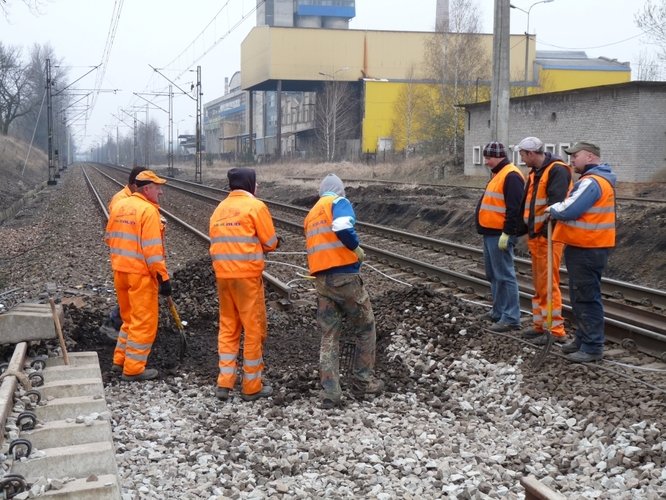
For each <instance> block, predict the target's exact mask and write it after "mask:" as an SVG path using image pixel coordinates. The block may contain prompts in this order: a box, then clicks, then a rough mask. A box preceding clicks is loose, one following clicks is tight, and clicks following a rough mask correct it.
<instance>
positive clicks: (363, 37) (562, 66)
mask: <svg viewBox="0 0 666 500" xmlns="http://www.w3.org/2000/svg"><path fill="white" fill-rule="evenodd" d="M354 13H355V6H354V2H353V1H347V0H340V1H337V0H336V1H330V0H319V1H317V0H274V1H266V2H262V5H261V6H260V7H259V8H258V9H257V27H255V28H253V29H252V31H251V32H250V33H249V34H248V36H247V37H246V38H245V40H244V41H243V43H242V45H241V72H240V75H238V73H237V74H236V75H234V77H233V78H232V84H231V85H229V88H228V90H227V91H225V95H223V96H222V97H220V98H218V99H216V100H214V101H211V102H210V103H207V104H206V105H205V107H206V110H205V113H204V114H205V120H206V121H205V123H204V131H205V133H206V135H207V140H208V151H209V152H217V153H220V154H222V155H224V154H227V153H233V154H234V155H237V154H240V153H239V151H240V150H243V151H246V148H247V152H248V153H249V148H250V147H252V151H253V152H254V155H255V158H259V159H261V158H271V157H284V156H286V155H292V156H300V155H310V154H312V153H313V151H314V149H315V146H316V144H315V143H316V140H317V133H316V132H317V131H316V128H317V122H316V119H315V118H316V117H315V109H316V107H317V99H316V95H317V93H320V92H322V91H323V90H324V89H326V88H327V87H330V86H331V84H333V83H337V82H346V84H347V87H346V88H347V89H348V90H347V91H348V92H350V93H351V95H352V97H353V99H351V101H352V102H353V103H354V110H353V111H354V114H355V119H356V122H357V123H356V126H355V128H354V130H353V131H352V136H347V135H346V136H345V137H344V140H343V141H339V142H341V144H340V146H339V148H338V151H341V152H342V153H344V154H341V155H340V156H339V157H345V158H347V159H357V158H358V157H359V156H360V155H361V154H365V153H371V154H372V153H376V152H377V151H382V150H384V149H389V150H401V149H402V148H404V144H402V143H401V140H400V139H399V138H397V137H395V130H394V124H395V122H396V120H399V119H400V117H399V113H400V110H399V109H398V108H397V103H398V101H399V99H400V95H401V94H402V93H404V92H405V88H406V87H408V86H420V87H423V88H424V89H426V90H425V92H430V93H432V92H435V91H437V90H436V89H438V86H441V84H442V82H441V80H440V81H438V80H437V79H433V78H432V71H431V69H429V68H428V64H427V61H426V47H427V46H428V44H431V43H432V42H433V39H435V40H437V43H443V44H446V43H447V40H449V38H448V37H458V38H460V37H463V38H465V37H473V40H474V41H475V42H478V43H479V45H480V46H481V47H482V50H483V52H484V53H485V55H486V56H487V58H488V60H489V59H490V55H491V53H492V36H493V35H492V34H469V33H465V34H454V33H446V32H437V33H436V32H396V31H374V30H350V29H348V26H349V24H348V23H349V19H350V16H351V17H353V15H354ZM447 24H448V2H446V0H443V1H441V2H438V12H437V25H438V26H439V27H441V29H444V28H445V27H446V26H447ZM510 47H511V49H510V50H511V51H510V75H511V80H512V82H511V84H512V87H513V88H514V89H515V90H516V92H515V93H516V95H517V94H518V93H523V92H525V93H528V94H532V95H533V94H537V93H542V92H552V91H563V90H568V89H572V88H580V87H588V86H597V85H605V84H614V83H625V82H628V81H629V80H630V78H631V69H630V67H629V65H628V64H627V63H620V62H617V61H614V60H609V59H606V58H598V59H591V58H587V56H586V55H585V53H582V52H552V51H538V52H537V51H536V40H535V37H534V36H529V37H526V36H523V35H511V40H510ZM526 62H527V66H526V64H525V63H526ZM489 67H490V66H488V68H489ZM239 81H240V82H239ZM467 83H468V84H469V82H467ZM475 85H476V89H477V92H476V97H477V99H475V100H478V99H483V100H485V99H486V98H487V95H488V92H487V89H488V88H489V85H490V75H489V74H485V75H481V74H479V75H477V77H476V79H475ZM479 88H485V89H486V92H485V94H484V93H483V92H482V93H481V96H479ZM241 95H245V98H244V99H243V98H242V97H241V98H240V101H239V100H238V99H239V96H241ZM240 102H242V103H243V104H242V108H243V113H244V116H245V118H244V120H245V121H244V125H240V124H238V123H237V124H236V125H234V126H226V125H224V122H225V120H227V119H228V118H226V117H224V116H222V113H223V110H222V107H221V105H222V104H224V103H226V104H224V105H225V106H232V104H233V103H240ZM230 103H231V104H230ZM278 103H280V105H279V106H278ZM455 104H461V103H455ZM225 109H226V110H227V111H226V112H227V113H229V112H230V111H229V109H230V108H225ZM234 109H237V110H238V111H240V108H234ZM240 117H241V115H236V117H235V118H234V119H235V120H236V121H240ZM249 130H252V131H253V134H252V135H251V136H250V134H249ZM235 136H240V137H241V139H237V138H236V137H235ZM243 137H245V138H246V139H245V140H244V139H243ZM417 140H418V138H417ZM250 142H251V143H252V145H251V146H250ZM213 143H217V145H216V146H214V145H213ZM216 148H217V149H216Z"/></svg>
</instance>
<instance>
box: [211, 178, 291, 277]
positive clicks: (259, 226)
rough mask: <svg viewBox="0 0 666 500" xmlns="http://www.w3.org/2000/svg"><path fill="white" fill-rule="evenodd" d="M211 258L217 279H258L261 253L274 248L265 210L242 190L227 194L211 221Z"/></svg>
mask: <svg viewBox="0 0 666 500" xmlns="http://www.w3.org/2000/svg"><path fill="white" fill-rule="evenodd" d="M209 236H210V256H211V259H212V260H213V270H214V271H215V276H216V277H218V278H251V277H256V276H261V273H262V272H263V270H264V253H265V252H270V251H272V250H275V249H276V248H277V244H278V241H277V236H276V234H275V227H274V226H273V218H272V217H271V214H270V212H269V211H268V207H267V206H266V205H265V204H264V202H263V201H261V200H258V199H256V198H255V197H254V196H253V195H252V194H250V193H248V192H247V191H243V190H242V189H236V190H234V191H232V192H231V193H229V196H227V197H226V198H225V199H224V200H222V201H221V202H220V204H219V205H218V206H217V208H216V209H215V211H214V212H213V215H212V216H211V218H210V226H209Z"/></svg>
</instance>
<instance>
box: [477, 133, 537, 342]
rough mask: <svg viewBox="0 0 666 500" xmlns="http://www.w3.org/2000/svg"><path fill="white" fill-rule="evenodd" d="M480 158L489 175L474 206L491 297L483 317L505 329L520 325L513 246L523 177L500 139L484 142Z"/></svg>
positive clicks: (517, 226)
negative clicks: (508, 157)
mask: <svg viewBox="0 0 666 500" xmlns="http://www.w3.org/2000/svg"><path fill="white" fill-rule="evenodd" d="M483 159H484V163H485V164H486V166H487V167H488V168H489V169H490V171H491V175H492V177H491V179H490V180H489V181H488V184H487V185H486V189H485V191H484V193H483V196H482V197H481V200H480V201H479V204H478V205H477V208H476V229H477V232H478V233H479V234H481V235H483V257H484V264H485V269H486V278H487V279H488V281H490V290H491V293H492V297H493V307H492V309H491V310H490V312H488V313H487V315H486V318H487V319H489V320H491V321H492V322H493V323H494V324H493V325H492V326H491V327H490V330H492V331H494V332H508V331H510V330H517V329H519V328H520V306H519V303H518V282H517V280H516V270H515V268H514V265H513V247H514V245H515V240H516V234H518V229H519V223H520V220H521V212H520V202H521V200H522V198H523V188H524V185H525V181H524V179H523V174H522V173H521V172H520V170H518V168H517V167H516V166H515V165H513V164H512V163H511V162H510V161H509V160H508V159H507V157H506V149H505V148H504V145H503V144H502V143H501V142H491V143H489V144H487V145H486V146H485V147H484V148H483Z"/></svg>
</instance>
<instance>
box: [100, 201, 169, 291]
mask: <svg viewBox="0 0 666 500" xmlns="http://www.w3.org/2000/svg"><path fill="white" fill-rule="evenodd" d="M104 241H105V242H106V244H107V245H109V251H110V253H111V267H112V268H113V270H114V271H120V272H123V273H131V274H143V275H151V276H153V277H155V278H156V277H157V275H158V274H159V275H160V276H161V277H162V279H163V280H165V281H166V280H168V279H169V273H168V272H167V268H166V261H165V258H164V255H165V254H164V240H163V225H162V221H161V220H160V212H159V209H158V207H157V205H155V204H153V203H151V202H150V201H148V200H147V199H146V198H145V197H144V196H143V195H142V194H140V193H134V194H133V195H132V196H130V197H128V198H125V199H122V200H119V201H118V202H116V203H115V204H114V205H113V210H112V211H111V214H110V215H109V222H108V223H107V225H106V234H105V235H104Z"/></svg>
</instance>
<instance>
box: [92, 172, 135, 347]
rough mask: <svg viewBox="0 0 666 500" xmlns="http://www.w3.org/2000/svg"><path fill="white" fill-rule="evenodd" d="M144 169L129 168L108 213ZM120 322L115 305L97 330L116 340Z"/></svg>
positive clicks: (110, 203)
mask: <svg viewBox="0 0 666 500" xmlns="http://www.w3.org/2000/svg"><path fill="white" fill-rule="evenodd" d="M144 170H146V168H145V167H134V168H133V169H132V170H131V172H130V174H129V180H128V182H127V185H126V186H125V187H123V188H122V189H121V190H120V191H118V192H117V193H116V194H114V195H113V196H112V197H111V201H109V213H111V209H112V208H113V205H115V204H116V202H117V201H119V200H124V199H125V198H129V197H130V196H132V193H135V192H136V190H137V187H136V176H137V175H138V174H139V173H141V172H143V171H144ZM122 324H123V320H122V318H121V317H120V308H119V307H118V306H117V305H116V306H115V307H114V308H113V310H112V311H111V312H110V313H109V316H108V317H107V318H106V320H105V321H104V323H102V326H100V327H99V332H100V333H102V334H104V335H106V336H107V337H108V338H109V339H111V340H113V341H114V342H115V341H117V340H118V332H119V331H120V327H121V326H122Z"/></svg>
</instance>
